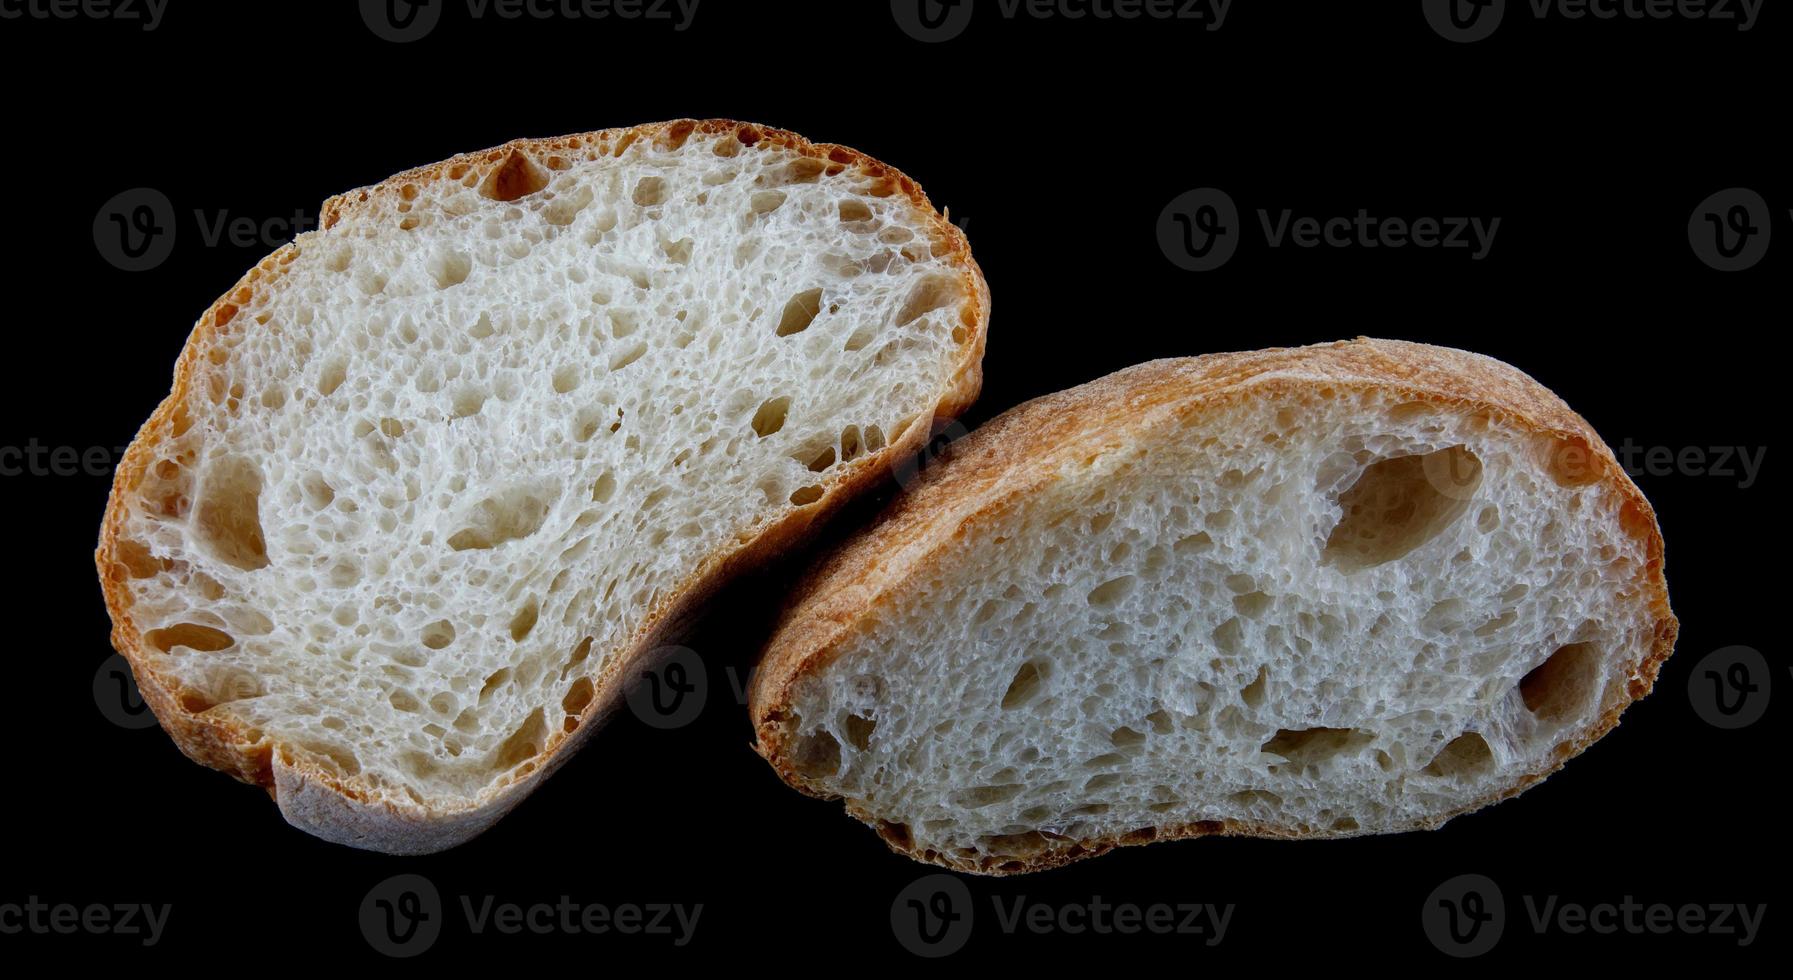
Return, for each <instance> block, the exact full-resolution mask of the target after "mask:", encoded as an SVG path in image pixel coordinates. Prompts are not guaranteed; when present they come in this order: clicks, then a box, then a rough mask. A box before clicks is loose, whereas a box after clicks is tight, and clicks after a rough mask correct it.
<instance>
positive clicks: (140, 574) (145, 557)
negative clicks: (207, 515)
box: [117, 452, 833, 578]
mask: <svg viewBox="0 0 1793 980" xmlns="http://www.w3.org/2000/svg"><path fill="white" fill-rule="evenodd" d="M829 458H830V459H831V460H832V459H833V453H832V452H830V453H829ZM117 550H118V563H119V564H120V565H123V566H124V568H125V572H126V574H128V575H130V576H131V577H132V578H150V577H152V576H154V575H155V574H156V573H158V572H163V571H167V570H168V568H169V567H170V563H169V562H167V561H166V560H164V559H161V558H157V557H155V556H154V555H151V554H150V551H149V547H148V546H147V545H145V544H143V543H142V542H138V541H132V540H131V539H129V538H121V539H119V542H118V549H117Z"/></svg>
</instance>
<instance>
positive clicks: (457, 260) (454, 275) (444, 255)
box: [429, 251, 473, 289]
mask: <svg viewBox="0 0 1793 980" xmlns="http://www.w3.org/2000/svg"><path fill="white" fill-rule="evenodd" d="M429 272H430V278H431V279H434V280H435V281H436V288H437V289H447V288H449V287H451V286H459V285H460V284H461V283H464V282H466V281H467V277H468V276H470V275H472V274H473V256H471V255H468V254H467V253H466V252H459V251H447V252H441V253H439V254H437V255H436V256H435V257H434V258H432V259H430V262H429Z"/></svg>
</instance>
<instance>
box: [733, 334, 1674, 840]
mask: <svg viewBox="0 0 1793 980" xmlns="http://www.w3.org/2000/svg"><path fill="white" fill-rule="evenodd" d="M1364 389H1385V390H1389V391H1393V392H1398V394H1399V396H1400V397H1401V398H1403V399H1405V400H1410V401H1413V402H1424V403H1435V404H1438V405H1441V406H1449V407H1451V408H1455V409H1462V410H1467V411H1472V412H1476V413H1480V414H1482V415H1483V416H1485V417H1486V418H1487V419H1488V421H1489V424H1490V425H1494V426H1500V427H1504V428H1508V429H1511V430H1514V431H1517V432H1522V433H1527V434H1530V435H1531V436H1533V437H1535V438H1536V440H1537V444H1538V446H1539V447H1540V450H1539V451H1540V452H1541V453H1543V454H1544V455H1545V459H1544V460H1543V465H1544V466H1545V467H1546V468H1547V469H1548V470H1549V471H1550V472H1552V474H1553V475H1555V476H1558V477H1559V479H1561V480H1563V481H1569V482H1572V483H1573V484H1575V485H1593V484H1602V485H1604V486H1606V487H1608V488H1610V489H1611V490H1613V491H1614V492H1616V493H1617V494H1618V495H1619V496H1620V498H1621V499H1622V501H1623V504H1622V508H1621V523H1622V526H1623V531H1624V533H1626V534H1628V535H1630V536H1631V537H1633V538H1635V539H1636V541H1637V542H1639V543H1640V544H1641V546H1642V552H1643V554H1644V555H1645V556H1646V560H1645V561H1644V562H1643V563H1642V564H1641V565H1640V567H1639V569H1638V572H1639V575H1638V580H1637V581H1635V582H1634V583H1632V584H1633V585H1634V586H1635V588H1636V589H1637V590H1640V591H1641V593H1642V594H1643V595H1644V596H1646V597H1647V604H1648V608H1649V611H1650V615H1651V617H1652V618H1653V622H1654V632H1653V638H1652V640H1651V642H1649V643H1648V644H1647V645H1645V646H1644V647H1643V648H1641V649H1637V650H1635V651H1632V656H1631V657H1629V659H1628V670H1627V671H1626V672H1625V674H1626V676H1625V677H1624V678H1623V680H1624V683H1622V684H1609V685H1608V686H1607V688H1606V691H1607V699H1606V701H1605V703H1603V704H1601V705H1599V715H1598V720H1597V721H1596V722H1595V723H1594V725H1593V726H1592V728H1591V729H1590V730H1589V731H1588V732H1587V733H1586V734H1585V735H1584V736H1583V737H1581V738H1579V739H1576V740H1573V741H1565V742H1563V743H1562V744H1559V745H1557V746H1555V748H1554V751H1553V752H1552V753H1551V756H1550V759H1549V762H1548V764H1547V765H1546V766H1544V767H1543V768H1541V769H1538V770H1537V771H1532V772H1528V773H1525V774H1523V775H1522V776H1521V777H1520V778H1518V779H1516V780H1514V781H1513V782H1512V783H1511V784H1510V785H1506V786H1503V787H1500V788H1499V789H1498V790H1496V791H1494V792H1490V793H1488V794H1486V795H1485V797H1483V798H1481V799H1479V800H1477V801H1475V802H1473V803H1471V804H1469V805H1467V806H1462V807H1460V808H1458V809H1455V810H1453V811H1452V812H1449V813H1443V814H1439V815H1437V816H1436V818H1435V819H1430V820H1426V821H1419V822H1415V823H1414V824H1413V825H1412V828H1411V829H1423V828H1429V827H1435V826H1438V825H1440V824H1442V823H1443V822H1445V821H1446V820H1448V819H1450V818H1451V817H1453V816H1456V815H1458V814H1460V813H1465V812H1468V811H1470V810H1474V809H1477V808H1479V807H1481V806H1484V805H1487V804H1489V803H1493V802H1496V801H1498V800H1501V799H1505V798H1508V797H1511V796H1514V795H1516V794H1518V793H1519V792H1521V791H1522V790H1524V789H1525V788H1527V787H1528V786H1530V785H1531V784H1533V783H1535V782H1537V781H1539V780H1542V779H1543V778H1544V777H1546V776H1548V775H1549V774H1550V773H1552V772H1554V771H1555V770H1556V769H1558V768H1560V767H1561V766H1562V765H1563V763H1564V762H1566V761H1567V760H1568V759H1569V758H1570V757H1572V756H1574V755H1576V754H1578V753H1579V752H1580V751H1581V750H1582V749H1584V748H1585V747H1587V745H1589V744H1591V743H1592V742H1593V741H1595V740H1596V739H1598V738H1599V737H1600V736H1601V735H1603V734H1605V733H1606V732H1607V731H1609V730H1611V729H1612V728H1613V727H1614V726H1615V725H1617V723H1618V720H1619V716H1620V714H1621V713H1622V712H1623V710H1624V709H1625V707H1627V706H1628V705H1629V704H1630V703H1631V702H1632V701H1635V700H1637V699H1639V698H1641V697H1643V696H1644V695H1646V694H1648V693H1649V691H1650V689H1651V686H1652V685H1653V683H1654V682H1655V679H1656V676H1657V671H1658V669H1659V667H1660V665H1661V663H1662V661H1663V660H1664V659H1666V658H1667V657H1668V655H1669V654H1670V652H1671V651H1672V650H1673V647H1674V641H1675V636H1676V632H1677V628H1678V625H1677V622H1676V619H1675V617H1674V615H1673V614H1672V612H1671V611H1670V609H1669V602H1668V592H1667V587H1666V584H1665V580H1664V577H1663V544H1662V537H1661V533H1660V530H1659V529H1658V527H1657V523H1656V518H1655V514H1654V511H1653V510H1652V509H1651V507H1650V505H1649V503H1648V501H1646V500H1645V499H1644V497H1643V494H1642V493H1641V492H1640V491H1639V490H1638V489H1637V488H1636V486H1635V485H1634V484H1633V483H1632V482H1631V480H1630V479H1629V477H1628V476H1627V475H1626V474H1625V473H1624V471H1623V470H1622V469H1621V467H1620V466H1619V464H1618V462H1617V461H1616V459H1615V458H1614V457H1613V455H1612V452H1611V450H1610V449H1609V448H1608V447H1607V446H1606V445H1605V443H1604V442H1602V441H1601V439H1600V437H1599V436H1598V435H1597V434H1596V433H1595V432H1594V431H1593V429H1592V428H1591V427H1590V426H1589V425H1588V424H1587V423H1586V422H1585V421H1584V420H1583V419H1582V418H1581V417H1580V416H1578V415H1576V414H1575V413H1574V412H1572V411H1571V410H1570V409H1569V408H1568V407H1567V406H1565V405H1564V404H1563V403H1562V401H1561V400H1560V399H1558V398H1557V397H1556V396H1555V395H1554V394H1552V393H1551V392H1550V391H1549V390H1547V389H1545V388H1544V387H1543V386H1541V385H1539V384H1538V383H1537V382H1535V381H1533V380H1532V379H1531V378H1529V377H1527V376H1526V375H1524V374H1522V373H1521V372H1519V371H1517V370H1515V369H1513V368H1512V367H1510V366H1508V365H1506V364H1503V363H1501V362H1499V361H1496V360H1493V359H1491V358H1487V357H1483V356H1480V355H1476V354H1471V353H1467V352H1464V351H1458V350H1452V349H1447V348H1440V347H1433V346H1427V345H1421V344H1412V343H1404V342H1395V341H1385V340H1370V339H1359V340H1356V341H1346V342H1339V343H1335V344H1330V345H1323V346H1315V347H1306V348H1299V349H1272V350H1265V351H1256V352H1250V353H1238V354H1215V355H1207V356H1203V357H1196V358H1188V359H1178V360H1164V361H1156V362H1151V363H1147V364H1142V365H1139V366H1137V367H1134V368H1130V369H1127V370H1123V371H1120V372H1118V373H1116V374H1113V375H1110V376H1108V377H1105V378H1102V379H1100V380H1097V381H1094V382H1092V383H1089V384H1086V385H1083V386H1081V387H1078V388H1074V389H1071V390H1068V391H1063V392H1059V393H1056V394H1052V395H1047V396H1045V397H1042V398H1039V399H1036V400H1034V401H1032V402H1029V403H1027V404H1025V405H1022V406H1019V407H1017V408H1015V409H1013V410H1011V411H1009V412H1007V413H1005V414H1003V415H1002V416H1000V417H998V418H997V419H995V420H993V421H991V422H989V423H988V424H986V425H984V426H983V427H981V428H980V429H978V430H977V431H976V432H974V433H972V434H971V435H970V436H968V437H966V438H964V439H962V440H960V441H959V442H957V443H955V444H954V445H953V447H952V448H951V450H950V451H949V453H948V454H947V456H946V458H945V460H944V462H942V463H941V464H939V465H937V466H935V467H934V468H932V469H930V470H928V471H927V472H926V473H925V474H924V475H923V476H922V478H921V479H920V480H919V481H918V482H917V484H916V485H915V486H913V487H911V488H910V490H909V492H908V493H906V494H904V495H903V496H902V497H901V498H900V499H898V500H897V501H896V502H895V503H893V504H892V506H891V507H890V508H889V509H888V510H887V512H886V513H885V514H883V515H882V516H881V517H880V518H879V520H878V521H877V522H876V524H875V525H874V526H872V527H871V528H868V529H867V530H865V531H864V532H862V533H860V534H858V535H857V536H856V537H854V538H853V539H851V540H850V541H849V542H847V543H846V544H845V545H844V546H843V547H841V548H840V549H839V550H838V551H837V552H835V553H834V554H833V555H832V556H830V557H828V558H827V559H826V560H825V561H824V562H823V563H821V564H820V565H818V566H817V568H816V570H815V571H814V572H813V573H812V575H811V577H810V580H809V581H808V582H807V583H806V584H805V585H804V586H803V587H802V588H801V589H800V591H799V592H798V593H797V595H796V596H795V598H794V600H793V603H792V605H791V606H790V607H789V609H788V610H787V612H786V614H785V616H784V617H783V619H782V622H781V624H780V626H779V627H778V629H777V631H776V633H775V634H774V636H773V638H772V640H771V641H770V643H769V645H768V647H767V650H766V653H765V655H764V657H763V659H762V662H761V664H760V667H759V670H758V672H757V674H756V676H755V679H754V683H753V685H752V688H751V691H750V713H751V716H752V721H753V724H754V727H755V732H756V736H757V743H756V749H757V751H758V752H759V753H760V754H761V755H762V756H764V757H765V758H766V759H767V761H768V762H770V763H771V764H772V766H773V767H774V768H775V769H776V770H777V771H778V773H779V775H780V776H781V777H782V778H784V779H785V780H786V781H787V782H788V783H790V784H791V785H792V786H794V787H796V788H798V789H800V790H802V791H804V792H806V793H809V794H811V795H817V796H823V797H833V796H836V795H837V794H835V793H833V792H831V791H830V790H829V789H828V788H827V787H826V786H825V785H823V784H824V782H825V780H822V779H817V778H814V777H813V775H812V774H806V773H805V772H804V771H803V770H802V768H801V767H800V766H799V765H798V763H797V760H796V759H795V758H794V757H793V753H794V752H796V751H797V749H798V746H797V745H796V744H795V732H794V726H795V724H796V723H797V721H798V719H797V712H796V711H795V707H794V704H793V698H794V695H795V691H796V690H797V688H798V686H799V684H800V682H802V681H803V680H804V679H806V678H811V677H815V676H818V675H819V674H820V673H821V672H822V671H823V670H824V669H825V668H827V667H828V665H829V664H830V663H832V662H833V660H834V659H835V658H836V657H837V656H838V655H839V653H840V648H841V646H842V645H843V643H845V642H847V641H849V640H850V639H851V637H852V636H853V635H854V634H855V632H856V631H859V630H863V629H865V628H867V624H868V623H870V622H872V621H875V620H877V619H879V617H881V616H883V615H885V614H886V611H887V610H888V609H890V608H891V607H892V606H893V605H894V604H895V603H896V601H897V599H898V597H900V596H902V595H903V594H904V593H905V592H906V591H907V590H910V589H912V588H914V587H916V583H917V582H919V581H922V580H925V579H926V578H927V576H928V574H929V572H930V571H931V570H937V569H940V568H944V567H950V566H951V564H952V563H953V561H954V556H955V551H956V550H958V549H959V548H960V547H961V546H962V543H963V542H964V541H965V540H966V539H967V538H968V537H971V536H975V535H976V534H977V533H978V528H980V527H981V526H983V525H985V524H987V523H992V522H994V521H995V520H997V519H998V518H999V517H1000V516H1001V515H1002V514H1003V513H1004V512H1005V511H1007V510H1008V509H1010V508H1012V507H1014V506H1016V505H1017V503H1018V502H1020V501H1023V500H1025V499H1027V498H1028V497H1029V496H1030V495H1034V494H1038V493H1041V492H1043V491H1045V490H1046V489H1048V488H1049V487H1050V486H1051V484H1052V481H1054V480H1055V479H1057V476H1056V472H1057V471H1058V470H1059V467H1060V464H1061V463H1062V462H1064V461H1065V460H1067V459H1073V458H1075V459H1081V458H1085V457H1093V456H1096V455H1099V454H1101V453H1103V452H1106V451H1109V450H1113V449H1115V448H1117V447H1125V446H1128V445H1129V444H1130V443H1131V442H1132V441H1133V440H1135V439H1137V438H1138V437H1139V436H1140V434H1141V433H1142V431H1144V430H1145V429H1146V428H1148V427H1150V426H1151V425H1154V424H1157V423H1159V422H1161V421H1162V418H1161V416H1162V414H1163V411H1162V410H1165V409H1168V410H1170V411H1171V412H1173V413H1175V414H1176V415H1178V416H1179V417H1182V418H1199V417H1201V416H1203V415H1204V414H1205V413H1210V412H1216V411H1218V410H1220V409H1222V408H1223V407H1225V406H1227V405H1232V404H1237V403H1239V402H1241V401H1245V400H1250V399H1256V398H1263V397H1267V396H1271V395H1274V394H1277V393H1288V392H1308V393H1312V392H1316V391H1324V390H1333V391H1341V392H1342V391H1358V390H1364ZM856 655H857V656H865V654H863V653H860V654H856ZM847 806H848V809H849V811H850V812H852V813H853V814H854V815H855V816H857V817H858V818H860V819H861V820H864V821H865V822H867V823H868V824H871V825H872V826H873V827H874V828H875V829H877V830H878V831H879V833H880V835H881V836H882V837H883V838H884V840H885V841H886V842H887V843H888V844H889V845H890V846H891V848H892V849H894V850H896V851H898V852H899V853H905V854H908V855H909V856H911V857H914V858H917V859H919V860H924V861H930V862H933V863H938V864H942V865H945V866H948V867H952V868H955V869H957V870H961V871H968V872H975V873H991V874H1008V873H1019V872H1029V871H1036V870H1041V869H1044V868H1050V867H1055V866H1058V865H1062V864H1066V863H1069V862H1071V861H1075V860H1080V859H1083V858H1087V857H1092V856H1095V855H1099V854H1102V853H1104V852H1106V851H1109V850H1111V849H1113V848H1114V847H1117V846H1123V845H1134V844H1143V843H1150V842H1152V841H1155V840H1170V839H1177V838H1185V837H1199V836H1204V835H1209V834H1238V835H1252V836H1266V837H1307V836H1313V837H1319V836H1342V835H1338V834H1332V833H1329V832H1327V831H1325V830H1324V829H1317V830H1308V831H1306V832H1303V831H1301V830H1298V829H1295V828H1290V827H1285V826H1277V825H1271V824H1265V823H1254V822H1249V821H1240V820H1203V821H1197V822H1192V823H1176V824H1168V825H1162V826H1157V827H1153V828H1147V829H1144V830H1139V831H1134V832H1130V833H1127V834H1117V835H1103V836H1096V837H1088V838H1083V839H1077V840H1050V839H1049V840H1045V841H1041V842H1038V846H1037V847H1036V848H1035V850H1036V853H1032V854H1024V855H1013V854H1010V855H977V856H965V855H962V854H947V853H940V852H937V851H935V850H932V849H928V848H925V847H922V846H921V845H919V844H918V843H917V842H916V841H915V840H914V839H913V838H912V836H911V834H910V832H909V830H908V828H906V827H904V826H901V825H896V824H893V823H891V822H889V821H888V820H887V819H884V818H881V817H880V815H878V814H874V813H871V812H869V811H868V810H867V809H865V808H864V807H862V806H860V805H859V804H857V803H855V802H854V801H848V803H847Z"/></svg>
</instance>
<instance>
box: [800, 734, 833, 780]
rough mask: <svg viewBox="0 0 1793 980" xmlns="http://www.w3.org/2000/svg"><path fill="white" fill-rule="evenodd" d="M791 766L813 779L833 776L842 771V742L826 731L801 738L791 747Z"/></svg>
mask: <svg viewBox="0 0 1793 980" xmlns="http://www.w3.org/2000/svg"><path fill="white" fill-rule="evenodd" d="M790 760H791V765H793V766H795V767H796V769H797V771H798V772H799V773H801V774H803V775H805V776H808V777H811V778H818V777H823V776H832V775H834V774H835V773H837V772H839V771H840V742H839V741H838V740H836V739H835V737H834V736H833V735H832V734H830V733H829V732H827V731H826V730H818V731H814V732H811V733H810V734H808V735H803V736H800V737H799V738H798V739H797V744H795V745H794V746H792V747H791V753H790Z"/></svg>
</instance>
